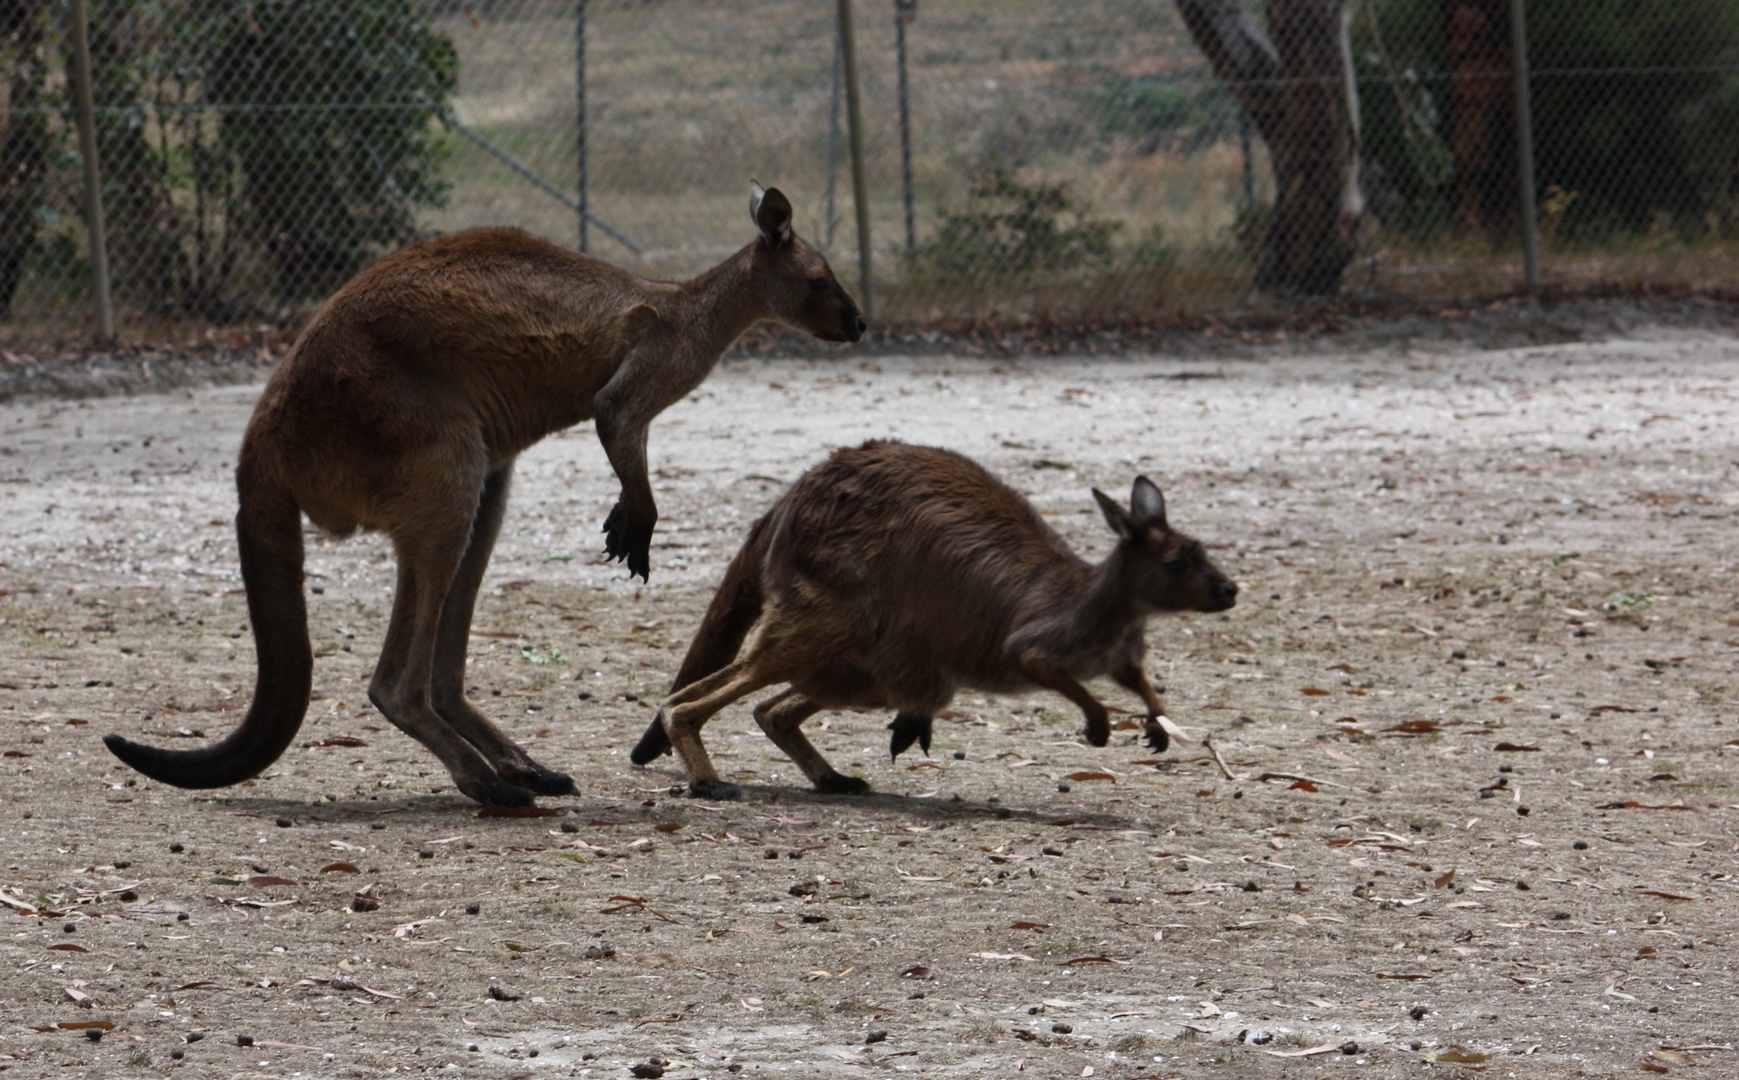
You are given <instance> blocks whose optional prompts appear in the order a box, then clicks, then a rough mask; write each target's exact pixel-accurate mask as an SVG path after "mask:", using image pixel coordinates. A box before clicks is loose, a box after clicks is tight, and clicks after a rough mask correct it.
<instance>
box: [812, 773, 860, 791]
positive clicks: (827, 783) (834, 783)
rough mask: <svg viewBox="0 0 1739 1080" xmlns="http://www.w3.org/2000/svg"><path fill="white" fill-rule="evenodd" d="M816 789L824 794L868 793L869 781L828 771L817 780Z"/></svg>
mask: <svg viewBox="0 0 1739 1080" xmlns="http://www.w3.org/2000/svg"><path fill="white" fill-rule="evenodd" d="M815 790H816V791H819V792H820V793H821V794H823V795H868V794H869V790H870V786H869V781H867V780H859V779H858V778H857V777H855V776H845V775H843V774H841V773H828V774H827V775H826V776H823V777H821V778H820V779H818V780H816V781H815Z"/></svg>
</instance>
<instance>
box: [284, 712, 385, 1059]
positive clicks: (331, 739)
mask: <svg viewBox="0 0 1739 1080" xmlns="http://www.w3.org/2000/svg"><path fill="white" fill-rule="evenodd" d="M314 745H315V746H367V745H368V744H367V743H365V742H363V741H362V740H361V739H359V738H357V737H356V736H355V735H330V736H328V737H326V738H324V739H321V740H320V741H319V742H317V743H315V744H314ZM261 1045H264V1044H263V1043H262V1044H261Z"/></svg>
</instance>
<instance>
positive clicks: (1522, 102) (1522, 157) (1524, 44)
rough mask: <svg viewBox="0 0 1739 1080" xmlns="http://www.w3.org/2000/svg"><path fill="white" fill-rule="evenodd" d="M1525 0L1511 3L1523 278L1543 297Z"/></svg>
mask: <svg viewBox="0 0 1739 1080" xmlns="http://www.w3.org/2000/svg"><path fill="white" fill-rule="evenodd" d="M1522 2H1523V0H1510V51H1511V52H1512V53H1513V54H1514V55H1515V74H1516V173H1517V181H1518V182H1519V183H1520V185H1521V189H1522V267H1523V269H1522V275H1523V280H1524V282H1525V283H1526V287H1527V290H1528V295H1530V296H1538V295H1539V294H1540V221H1539V210H1538V207H1537V206H1536V204H1535V199H1536V197H1537V196H1536V193H1535V191H1534V117H1533V98H1532V94H1531V92H1530V90H1529V87H1528V22H1527V15H1526V13H1525V12H1523V10H1522Z"/></svg>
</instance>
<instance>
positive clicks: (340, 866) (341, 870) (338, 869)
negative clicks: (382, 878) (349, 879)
mask: <svg viewBox="0 0 1739 1080" xmlns="http://www.w3.org/2000/svg"><path fill="white" fill-rule="evenodd" d="M320 872H321V873H322V874H360V873H362V871H361V870H358V869H357V868H356V864H355V863H347V862H335V863H327V864H326V865H325V866H322V867H321V868H320Z"/></svg>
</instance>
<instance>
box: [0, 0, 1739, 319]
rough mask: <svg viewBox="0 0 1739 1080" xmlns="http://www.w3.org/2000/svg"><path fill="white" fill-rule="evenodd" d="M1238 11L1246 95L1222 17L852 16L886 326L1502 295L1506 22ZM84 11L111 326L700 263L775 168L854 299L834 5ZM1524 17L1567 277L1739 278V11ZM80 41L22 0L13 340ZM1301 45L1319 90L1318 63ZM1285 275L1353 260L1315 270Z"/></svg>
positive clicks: (3, 186) (1508, 112)
mask: <svg viewBox="0 0 1739 1080" xmlns="http://www.w3.org/2000/svg"><path fill="white" fill-rule="evenodd" d="M1247 6H1248V7H1249V8H1250V13H1251V15H1252V16H1253V21H1252V22H1251V23H1250V26H1253V27H1255V28H1256V30H1255V33H1256V35H1257V36H1256V38H1254V39H1252V40H1254V41H1255V42H1256V44H1257V45H1259V46H1261V47H1264V48H1267V49H1268V50H1269V51H1270V52H1271V53H1274V54H1276V55H1279V56H1280V57H1281V61H1282V62H1280V63H1279V64H1278V66H1275V67H1273V69H1272V71H1270V72H1269V73H1268V74H1266V75H1260V76H1259V77H1254V78H1252V77H1249V70H1247V69H1245V70H1234V69H1233V68H1231V67H1229V66H1228V65H1226V64H1224V63H1221V62H1220V58H1219V57H1217V56H1216V54H1215V53H1214V51H1213V50H1212V49H1211V48H1208V47H1207V44H1208V43H1207V42H1206V41H1205V39H1204V37H1203V32H1204V26H1203V25H1202V24H1201V21H1200V20H1199V19H1198V20H1196V21H1195V22H1191V21H1190V20H1189V19H1188V18H1187V16H1188V15H1189V14H1190V11H1191V9H1192V8H1194V9H1198V10H1200V9H1207V8H1215V9H1221V10H1225V9H1227V7H1228V6H1227V5H1224V4H1211V5H1209V4H1201V3H1195V4H1192V3H1191V2H1190V0H1179V2H1177V3H1171V2H1162V0H1140V2H1137V0H1083V2H1081V3H1076V4H1068V5H1059V4H1049V3H1042V2H1040V0H918V2H913V0H856V2H855V8H854V10H855V13H856V18H855V22H856V41H857V50H858V61H859V65H858V66H859V68H860V71H861V89H862V102H863V116H864V127H865V130H864V131H863V132H862V138H863V147H864V157H865V161H864V164H865V174H866V188H867V205H868V209H869V222H870V233H871V244H872V249H873V256H874V258H873V262H874V266H875V274H876V278H877V281H876V285H877V289H876V292H877V307H878V309H879V310H878V314H879V315H881V316H882V317H883V318H884V319H892V320H916V321H934V320H949V319H986V318H992V319H994V318H1016V317H1027V316H1042V317H1077V316H1079V317H1101V318H1102V317H1111V318H1131V317H1134V318H1146V317H1153V316H1159V315H1166V314H1173V313H1180V312H1181V313H1188V314H1205V313H1213V312H1217V311H1227V310H1232V309H1235V308H1239V307H1241V306H1244V305H1247V304H1249V303H1250V302H1251V299H1252V295H1253V294H1252V288H1253V286H1256V285H1263V286H1264V288H1263V290H1262V292H1261V298H1262V299H1263V300H1264V301H1265V302H1266V303H1269V304H1285V303H1295V302H1303V301H1308V300H1310V299H1312V298H1313V296H1315V295H1319V294H1321V293H1323V292H1325V291H1333V290H1339V291H1341V292H1343V293H1344V292H1348V291H1351V292H1354V293H1357V294H1359V295H1371V296H1379V297H1380V296H1384V295H1391V294H1405V295H1410V296H1424V297H1441V298H1445V299H1447V298H1454V297H1460V296H1466V295H1469V294H1474V293H1481V292H1490V291H1497V290H1504V289H1510V288H1513V287H1514V286H1515V285H1516V284H1517V282H1518V280H1519V278H1520V265H1519V264H1520V244H1519V235H1520V233H1519V211H1520V207H1521V188H1520V186H1519V184H1518V181H1517V179H1516V175H1517V156H1516V155H1517V141H1516V137H1515V113H1514V74H1513V72H1514V58H1513V56H1512V50H1511V48H1510V44H1509V43H1510V41H1511V38H1510V23H1509V13H1510V0H1267V2H1266V4H1260V3H1256V2H1254V0H1247ZM89 11H90V16H89V21H90V48H91V53H92V63H93V84H94V85H93V94H94V99H95V112H94V119H95V124H96V131H97V144H98V148H99V156H100V159H101V161H100V164H101V170H102V176H103V180H102V199H103V204H104V208H105V213H106V215H107V218H108V222H109V255H110V263H111V266H112V277H113V286H112V291H113V293H114V296H115V301H116V304H117V307H118V309H119V311H120V315H121V319H122V326H123V330H124V332H127V333H130V334H134V335H146V336H149V335H151V334H153V333H167V332H179V331H180V330H181V329H182V328H184V327H185V326H187V325H189V324H192V325H224V324H232V323H251V322H265V323H272V324H284V323H294V322H295V321H296V320H298V319H299V318H302V317H305V316H306V314H307V313H308V312H309V311H310V310H312V308H313V306H314V305H315V304H317V303H318V302H319V300H320V299H321V298H322V297H323V296H325V295H327V294H328V293H330V291H331V290H332V289H334V288H335V287H336V286H337V285H338V284H340V283H341V282H342V281H343V280H345V279H346V278H347V277H348V276H350V275H351V274H354V273H355V272H356V271H357V270H359V269H360V268H362V267H363V266H366V265H367V264H368V262H369V261H370V260H372V259H373V258H376V257H378V256H379V255H380V254H382V253H384V252H385V251H389V250H391V249H393V248H395V247H397V246H399V245H402V244H404V243H406V242H409V241H411V240H413V239H415V238H417V237H419V236H424V235H430V234H433V233H438V232H445V231H450V230H454V229H460V228H465V227H470V226H476V225H495V224H509V225H517V226H520V227H523V228H526V229H529V230H531V231H532V232H535V233H538V234H540V235H543V236H546V237H548V238H550V239H552V240H555V241H557V242H560V243H563V244H567V245H571V246H577V245H579V244H580V243H581V207H582V206H583V207H584V208H585V211H586V212H587V214H588V215H589V217H588V218H587V226H586V229H585V241H584V242H585V245H586V247H587V248H588V250H590V251H591V252H592V253H594V254H596V255H598V256H600V257H603V258H606V259H609V260H610V261H612V262H616V263H619V264H621V265H623V266H626V267H628V268H630V269H632V270H635V271H637V272H640V273H644V274H647V275H650V276H655V277H665V278H680V277H684V276H688V275H691V274H693V273H696V272H698V271H700V270H702V269H704V268H706V267H707V266H709V265H711V264H712V263H714V262H716V261H718V260H719V259H721V258H723V257H725V256H726V255H728V254H729V253H731V252H732V251H734V250H736V249H737V248H738V247H740V246H741V245H742V244H743V243H745V242H747V241H748V240H749V239H750V238H751V236H752V235H753V233H752V230H751V226H750V225H749V222H748V221H747V219H746V190H747V186H748V181H749V180H750V178H756V179H759V180H760V181H761V182H763V183H766V184H771V185H777V186H779V187H781V188H782V189H783V190H785V192H786V193H787V194H788V195H789V196H790V197H791V198H792V200H793V202H794V203H795V205H796V208H797V228H798V230H799V232H801V233H802V234H803V235H804V236H805V237H806V238H808V239H810V240H811V241H812V242H815V243H817V244H819V245H821V246H822V247H823V249H824V250H826V251H827V252H828V253H829V254H830V257H831V258H832V260H833V262H834V264H835V268H836V270H837V271H838V272H839V273H840V275H841V277H842V279H845V280H846V281H847V282H848V284H853V283H855V278H856V276H857V275H856V250H857V248H856V245H857V242H858V238H857V235H856V227H855V224H854V203H853V196H854V193H853V190H852V184H851V181H850V175H851V172H850V169H849V168H848V166H847V148H846V139H845V135H846V132H845V128H846V122H845V115H846V110H845V105H844V100H843V99H844V93H845V88H844V86H843V85H842V84H843V79H842V77H841V64H840V57H839V45H838V33H837V19H836V13H837V3H836V2H835V0H753V2H749V0H744V2H741V3H732V4H720V3H716V2H713V0H475V2H472V3H469V4H467V3H463V2H458V0H439V2H413V0H89ZM1526 12H1527V16H1528V20H1529V24H1530V26H1529V33H1530V37H1531V45H1530V49H1529V53H1530V56H1529V59H1530V62H1531V65H1532V72H1531V83H1530V85H1531V87H1532V92H1533V102H1534V107H1533V112H1532V115H1533V127H1534V132H1535V142H1534V147H1533V151H1534V156H1535V160H1536V164H1537V176H1538V179H1537V187H1536V196H1537V199H1538V204H1539V213H1540V231H1541V240H1542V244H1543V246H1544V250H1545V254H1546V260H1545V262H1546V276H1547V280H1548V282H1549V283H1555V284H1561V285H1582V284H1590V283H1597V282H1620V283H1627V284H1628V283H1637V282H1640V283H1649V284H1655V285H1661V286H1669V285H1688V286H1696V287H1705V288H1707V287H1731V286H1733V285H1735V284H1739V282H1736V281H1735V278H1739V272H1736V271H1735V269H1734V267H1735V266H1736V265H1739V264H1736V263H1735V262H1734V260H1733V259H1732V255H1733V253H1734V252H1733V249H1734V238H1735V234H1736V233H1739V209H1736V207H1739V201H1736V197H1739V6H1736V5H1734V4H1732V3H1731V2H1730V0H1682V2H1680V3H1676V4H1671V5H1638V4H1634V3H1629V2H1625V0H1528V2H1527V4H1526ZM66 17H67V5H66V4H64V3H61V2H56V0H0V58H3V59H4V68H3V70H4V71H5V72H6V75H5V76H4V86H3V88H0V93H3V98H0V109H3V112H0V311H4V312H5V314H6V317H7V318H8V320H9V322H10V330H8V331H6V332H7V333H9V334H11V335H14V336H16V335H20V334H24V335H28V334H31V333H60V332H63V331H65V330H66V329H67V328H69V327H71V328H82V327H86V326H88V325H89V324H90V317H91V316H90V308H91V286H90V274H91V267H90V261H91V260H90V251H89V243H88V238H87V236H86V230H85V227H84V221H83V216H82V212H81V209H80V206H81V198H82V190H81V173H80V167H81V165H80V159H79V156H78V153H77V139H76V137H75V135H74V117H73V115H72V104H71V103H72V100H73V95H72V92H71V89H70V87H69V79H68V70H69V66H70V65H69V64H68V61H67V57H66V51H67V41H68V35H67V34H66V33H65V28H66ZM1312 19H1314V20H1315V22H1314V23H1312V22H1311V20H1312ZM1301 20H1302V21H1301ZM1312 26H1314V27H1315V29H1314V30H1313V29H1311V27H1312ZM1287 34H1295V35H1310V34H1314V35H1316V38H1319V39H1321V40H1314V39H1313V40H1304V38H1299V39H1298V40H1292V39H1289V38H1287V37H1286V36H1285V35H1287ZM582 39H583V41H584V51H583V53H582V52H581V49H580V42H581V41H582ZM1289 42H1290V46H1289ZM1276 46H1278V48H1276ZM1289 47H1290V51H1291V52H1292V53H1295V54H1299V55H1307V54H1308V55H1311V56H1314V57H1315V60H1314V61H1312V62H1311V63H1312V64H1314V66H1310V65H1307V66H1306V67H1304V68H1299V67H1297V66H1292V67H1289V66H1288V62H1287V61H1286V54H1288V51H1289ZM1325 49H1327V50H1328V51H1327V52H1325V51H1324V50H1325ZM1312 50H1315V51H1314V52H1312ZM582 58H583V61H584V70H585V79H584V82H583V83H582V82H581V80H580V77H579V70H580V67H581V60H582ZM1349 63H1350V68H1349V66H1348V65H1349ZM1349 75H1350V79H1349V78H1348V76H1349ZM582 89H583V105H582ZM1313 95H1314V96H1313ZM1337 100H1338V101H1339V102H1340V104H1338V105H1337V104H1336V102H1337ZM1276 109H1278V110H1279V113H1278V114H1277V113H1276V112H1275V110H1276ZM1340 112H1344V113H1345V115H1344V116H1339V113H1340ZM1281 114H1283V116H1284V118H1283V119H1281V120H1277V119H1276V115H1281ZM1337 117H1338V118H1337ZM1337 125H1339V127H1344V128H1345V129H1346V133H1347V137H1345V138H1343V137H1341V135H1340V134H1337V131H1338V130H1339V128H1337ZM582 131H583V136H584V137H583V139H582V137H581V135H582ZM582 147H583V162H584V165H583V175H584V179H585V183H584V187H583V189H582V185H581V177H582ZM1311 162H1314V164H1311ZM1312 168H1317V169H1319V171H1320V170H1321V169H1325V168H1326V169H1329V170H1330V171H1332V170H1333V169H1340V170H1341V172H1342V173H1343V174H1344V175H1347V176H1349V177H1351V182H1349V184H1348V185H1346V190H1344V191H1342V192H1339V193H1328V192H1326V191H1325V192H1323V193H1321V194H1320V197H1317V198H1316V199H1315V202H1314V203H1311V204H1310V205H1308V206H1306V207H1305V208H1304V210H1303V211H1299V210H1298V209H1297V206H1293V207H1291V208H1289V207H1288V205H1287V200H1286V199H1281V198H1277V193H1281V194H1284V193H1286V192H1289V191H1291V192H1297V191H1300V190H1307V189H1308V187H1309V185H1308V183H1305V181H1302V180H1300V179H1299V178H1300V177H1301V176H1307V175H1311V174H1310V170H1311V169H1312ZM1277 175H1278V176H1279V178H1280V180H1281V181H1283V182H1282V183H1277V179H1276V177H1277ZM1323 175H1327V174H1326V173H1324V174H1323ZM1301 185H1302V186H1301ZM1331 196H1332V197H1331ZM1295 201H1296V200H1295ZM1303 201H1304V202H1305V203H1310V200H1309V199H1304V200H1303ZM1331 203H1332V204H1333V205H1330V204H1331ZM1277 204H1278V205H1277ZM1293 213H1306V214H1307V215H1308V214H1315V215H1316V216H1317V217H1319V218H1320V219H1321V220H1322V223H1324V228H1323V229H1319V230H1317V231H1315V232H1312V231H1310V229H1308V228H1307V229H1303V230H1302V231H1301V230H1299V229H1295V228H1293V227H1292V226H1291V225H1289V224H1288V222H1287V217H1288V215H1289V214H1293ZM1288 238H1290V239H1288ZM1313 238H1314V239H1313ZM1288 245H1290V246H1291V248H1293V249H1294V250H1292V251H1291V252H1287V251H1285V250H1283V249H1285V248H1286V247H1287V246H1288ZM1313 246H1314V247H1315V248H1321V249H1328V248H1332V249H1333V250H1332V251H1326V250H1315V251H1311V250H1303V249H1309V248H1312V247H1313ZM1283 256H1285V257H1291V258H1292V259H1293V261H1294V262H1296V263H1299V265H1302V264H1303V262H1304V261H1310V260H1311V259H1314V263H1313V265H1316V266H1317V267H1318V269H1319V270H1320V267H1321V266H1322V265H1324V264H1325V262H1326V264H1329V265H1332V266H1334V267H1337V269H1335V270H1334V272H1333V273H1332V274H1331V275H1330V278H1332V280H1329V281H1328V284H1327V285H1326V286H1325V284H1324V280H1325V279H1324V278H1322V276H1321V275H1320V273H1319V274H1318V275H1317V276H1316V277H1314V278H1311V277H1309V275H1308V274H1305V273H1304V272H1303V271H1297V272H1295V273H1294V276H1293V278H1291V279H1288V278H1287V273H1288V272H1287V271H1285V270H1284V267H1282V268H1281V269H1279V270H1276V269H1275V268H1276V267H1277V266H1281V264H1282V263H1284V262H1285V259H1284V258H1282V257H1283ZM1304 256H1309V257H1310V258H1309V259H1304V258H1303V257H1304ZM1277 260H1278V261H1277ZM1301 260H1302V261H1301ZM1265 275H1266V276H1265ZM1276 275H1278V276H1276ZM1289 280H1290V284H1291V286H1293V287H1291V288H1288V287H1286V286H1287V285H1288V282H1289ZM1276 282H1278V284H1279V286H1280V287H1272V286H1274V285H1275V284H1276Z"/></svg>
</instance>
